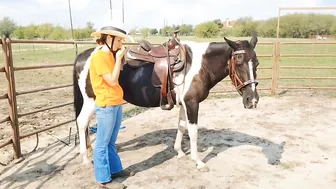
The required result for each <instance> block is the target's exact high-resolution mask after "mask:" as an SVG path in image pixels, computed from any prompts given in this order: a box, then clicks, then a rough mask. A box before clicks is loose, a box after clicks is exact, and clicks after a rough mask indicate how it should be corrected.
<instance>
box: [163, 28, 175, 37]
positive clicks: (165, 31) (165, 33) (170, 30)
mask: <svg viewBox="0 0 336 189" xmlns="http://www.w3.org/2000/svg"><path fill="white" fill-rule="evenodd" d="M173 32H174V29H173V28H172V27H170V26H165V27H163V28H161V29H160V34H161V35H163V36H171V34H172V33H173Z"/></svg>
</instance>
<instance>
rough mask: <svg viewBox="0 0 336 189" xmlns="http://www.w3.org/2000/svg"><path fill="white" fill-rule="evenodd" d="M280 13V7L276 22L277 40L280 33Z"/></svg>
mask: <svg viewBox="0 0 336 189" xmlns="http://www.w3.org/2000/svg"><path fill="white" fill-rule="evenodd" d="M280 13H281V8H279V12H278V24H277V41H279V33H280V31H279V30H280Z"/></svg>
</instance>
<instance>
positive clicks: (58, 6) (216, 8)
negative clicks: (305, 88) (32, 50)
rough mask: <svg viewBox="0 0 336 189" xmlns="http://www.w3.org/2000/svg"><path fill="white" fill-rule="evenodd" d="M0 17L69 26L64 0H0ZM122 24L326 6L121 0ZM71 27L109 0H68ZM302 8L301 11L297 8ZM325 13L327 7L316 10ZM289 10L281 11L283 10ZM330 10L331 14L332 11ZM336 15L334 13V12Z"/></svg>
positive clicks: (296, 1)
mask: <svg viewBox="0 0 336 189" xmlns="http://www.w3.org/2000/svg"><path fill="white" fill-rule="evenodd" d="M1 1H2V2H1V4H0V10H1V12H0V19H1V18H2V17H3V16H9V17H11V18H13V19H14V20H15V21H16V22H17V23H18V24H22V25H28V24H30V23H35V24H39V23H44V22H52V23H54V24H60V25H62V26H65V27H70V21H69V11H68V0H25V1H20V3H19V2H18V1H16V0H1ZM124 3H125V4H124V5H125V25H126V26H127V28H128V29H130V28H133V27H150V28H154V27H155V28H160V27H162V26H163V24H164V19H166V20H167V21H168V25H171V24H181V23H185V24H193V25H196V24H198V23H200V22H204V21H207V20H213V19H217V18H219V19H222V20H225V18H227V17H228V18H230V19H237V18H239V17H245V16H252V17H253V18H254V19H265V18H269V17H276V16H277V14H278V8H279V7H312V6H330V4H325V1H323V0H273V1H268V0H254V1H247V0H234V1H224V0H206V1H204V0H124ZM112 4H113V9H112V14H113V18H114V19H117V20H120V21H121V20H122V12H121V0H112ZM71 10H72V11H71V12H72V18H73V25H74V27H75V28H76V27H84V26H85V24H86V22H88V21H91V22H93V23H94V24H95V27H96V28H100V27H101V26H102V24H103V23H104V22H105V21H106V20H108V19H110V3H109V0H95V1H93V0H71ZM301 12H302V11H301ZM320 12H322V13H328V12H327V11H320ZM285 13H289V11H285V12H283V14H285ZM332 13H334V14H335V11H333V12H332ZM335 15H336V14H335Z"/></svg>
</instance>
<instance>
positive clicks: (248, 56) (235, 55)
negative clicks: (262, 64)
mask: <svg viewBox="0 0 336 189" xmlns="http://www.w3.org/2000/svg"><path fill="white" fill-rule="evenodd" d="M224 39H225V41H226V42H227V43H228V45H229V46H230V47H231V48H232V49H233V51H232V57H231V60H230V63H229V70H230V78H231V80H232V83H233V85H234V86H235V87H236V89H237V91H238V93H239V94H240V95H241V96H242V97H243V104H244V107H245V108H248V109H252V108H256V107H257V104H258V101H259V95H258V92H257V85H258V81H257V80H256V78H257V67H258V65H259V62H258V58H257V55H256V53H255V51H254V48H255V46H256V44H257V42H258V38H257V35H256V34H255V33H253V34H252V38H251V41H250V42H248V41H246V40H243V41H237V42H234V41H231V40H229V39H226V38H225V37H224Z"/></svg>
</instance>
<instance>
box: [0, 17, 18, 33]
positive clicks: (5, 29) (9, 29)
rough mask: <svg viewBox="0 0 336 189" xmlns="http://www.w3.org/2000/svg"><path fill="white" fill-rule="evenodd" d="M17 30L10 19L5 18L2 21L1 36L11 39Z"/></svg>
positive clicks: (0, 22)
mask: <svg viewBox="0 0 336 189" xmlns="http://www.w3.org/2000/svg"><path fill="white" fill-rule="evenodd" d="M15 29H16V23H15V22H14V21H13V20H12V19H11V18H9V17H4V18H3V19H2V20H1V21H0V35H1V36H5V37H9V36H10V35H11V34H12V33H13V32H14V30H15Z"/></svg>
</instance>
